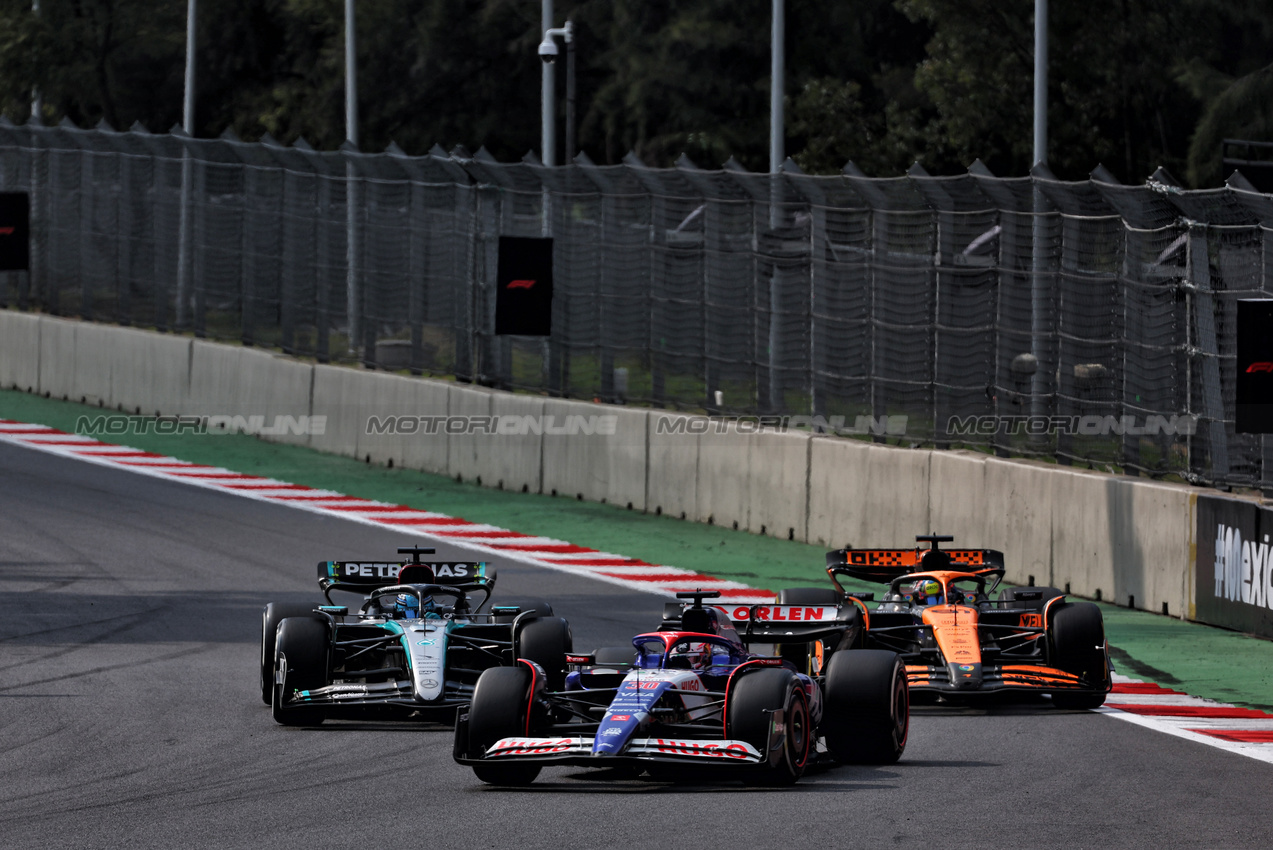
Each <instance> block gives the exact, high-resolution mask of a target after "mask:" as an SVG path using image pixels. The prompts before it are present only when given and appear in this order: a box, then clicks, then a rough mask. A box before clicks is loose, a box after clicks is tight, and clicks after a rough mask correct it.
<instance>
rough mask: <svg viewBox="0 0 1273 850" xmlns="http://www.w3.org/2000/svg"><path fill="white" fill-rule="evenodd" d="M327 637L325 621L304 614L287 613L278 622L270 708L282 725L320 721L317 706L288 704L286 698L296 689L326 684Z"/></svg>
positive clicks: (328, 644) (316, 723)
mask: <svg viewBox="0 0 1273 850" xmlns="http://www.w3.org/2000/svg"><path fill="white" fill-rule="evenodd" d="M330 649H331V641H330V639H329V638H328V635H327V624H326V623H325V622H322V621H320V620H311V619H309V618H308V617H289V618H287V619H286V620H284V621H283V622H282V623H280V624H279V627H278V634H277V640H276V641H275V656H274V657H275V665H274V666H275V675H276V676H277V675H279V674H281V676H282V680H283V681H282V682H281V683H275V684H274V687H273V688H272V689H271V691H272V701H271V709H272V711H273V714H274V720H275V722H277V723H281V724H282V725H284V726H317V725H318V724H320V723H322V722H323V711H322V709H320V708H306V707H303V706H302V707H291V706H288V705H286V702H287V700H288V699H289V698H290V697H291V696H292V694H294V693H295V692H296V691H312V690H314V689H316V688H321V687H323V686H324V685H326V684H327V673H328V656H329V654H330Z"/></svg>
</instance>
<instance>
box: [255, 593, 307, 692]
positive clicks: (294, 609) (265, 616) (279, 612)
mask: <svg viewBox="0 0 1273 850" xmlns="http://www.w3.org/2000/svg"><path fill="white" fill-rule="evenodd" d="M310 616H312V617H313V619H316V620H319V621H320V622H321V621H322V617H320V616H319V615H318V614H315V613H314V606H313V605H296V604H291V605H288V604H286V603H279V602H271V603H270V604H269V605H266V606H265V608H264V610H262V611H261V702H263V703H265V704H266V705H269V704H270V701H271V700H272V699H273V698H274V639H275V637H277V634H276V633H277V632H278V624H279V623H281V622H283V621H284V620H286V619H287V618H288V617H310Z"/></svg>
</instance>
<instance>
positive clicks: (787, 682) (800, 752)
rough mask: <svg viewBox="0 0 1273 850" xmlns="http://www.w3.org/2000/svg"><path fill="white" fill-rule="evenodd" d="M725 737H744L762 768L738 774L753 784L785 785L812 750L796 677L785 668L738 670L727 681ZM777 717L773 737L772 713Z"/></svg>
mask: <svg viewBox="0 0 1273 850" xmlns="http://www.w3.org/2000/svg"><path fill="white" fill-rule="evenodd" d="M726 711H727V714H726V717H727V720H726V727H725V737H726V738H727V739H730V740H738V741H746V742H747V743H749V744H751V745H752V746H753V747H755V748H756V749H757V750H758V751H759V752H760V754H761V755H762V756H768V759H769V761H768V765H767V767H766V768H753V770H759V771H760V772H759V773H751V774H745V775H744V781H745V782H747V783H749V784H757V785H791V784H793V783H794V782H795V781H796V780H798V779H799V778H800V777H801V776H802V775H803V774H804V771H805V768H806V767H807V766H808V764H809V759H810V758H811V757H812V755H813V724H812V721H811V718H810V717H809V702H808V699H807V698H806V697H805V693H804V688H802V687H801V686H800V680H799V679H798V678H797V677H796V676H795V675H793V674H792V673H791V671H789V670H779V669H775V668H766V669H762V670H756V671H754V672H751V673H744V674H743V675H742V676H740V677H739V678H738V680H737V681H734V682H732V683H730V693H729V705H728V707H727V710H726ZM775 714H776V715H778V716H780V717H781V718H782V720H783V723H782V732H781V737H780V738H779V739H778V740H774V733H773V729H774V723H773V719H774V715H775Z"/></svg>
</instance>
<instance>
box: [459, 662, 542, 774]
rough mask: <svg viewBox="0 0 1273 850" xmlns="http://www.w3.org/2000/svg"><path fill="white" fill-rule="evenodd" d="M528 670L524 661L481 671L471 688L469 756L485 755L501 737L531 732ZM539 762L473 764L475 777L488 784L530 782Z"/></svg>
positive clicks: (538, 768) (511, 736) (529, 672)
mask: <svg viewBox="0 0 1273 850" xmlns="http://www.w3.org/2000/svg"><path fill="white" fill-rule="evenodd" d="M530 687H531V671H530V669H529V668H528V667H527V666H526V665H525V664H518V665H517V666H515V667H492V668H490V669H489V670H485V671H483V672H482V675H481V676H480V677H479V678H478V680H477V686H476V687H475V688H473V701H472V703H470V705H469V725H468V734H469V739H468V743H467V747H466V749H467V751H468V753H469V755H470V756H475V755H478V754H485V753H486V751H487V749H489V748H490V747H491V745H492V744H494V743H496V742H497V741H500V740H502V739H504V738H514V737H518V736H523V735H529V734H530V726H529V722H528V721H529V717H530V697H531V694H530ZM539 770H540V765H537V764H526V763H521V764H517V763H504V764H501V763H499V762H482V763H481V764H475V765H473V772H474V773H475V774H477V778H478V779H480V780H482V781H483V782H485V783H487V784H489V785H510V786H518V785H529V784H530V783H532V782H534V781H535V777H536V776H538V775H539Z"/></svg>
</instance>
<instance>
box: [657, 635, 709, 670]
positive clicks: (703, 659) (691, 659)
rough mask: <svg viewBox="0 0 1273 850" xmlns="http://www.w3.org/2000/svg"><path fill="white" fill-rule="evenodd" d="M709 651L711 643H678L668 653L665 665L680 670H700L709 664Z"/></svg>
mask: <svg viewBox="0 0 1273 850" xmlns="http://www.w3.org/2000/svg"><path fill="white" fill-rule="evenodd" d="M711 652H712V648H711V645H710V644H707V643H700V642H697V641H696V642H693V643H686V642H682V643H678V644H676V645H675V646H673V647H672V651H671V652H670V653H668V656H667V666H668V667H673V668H677V669H680V670H702V669H703V668H704V667H707V666H709V665H710V664H711V657H712V656H711Z"/></svg>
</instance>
